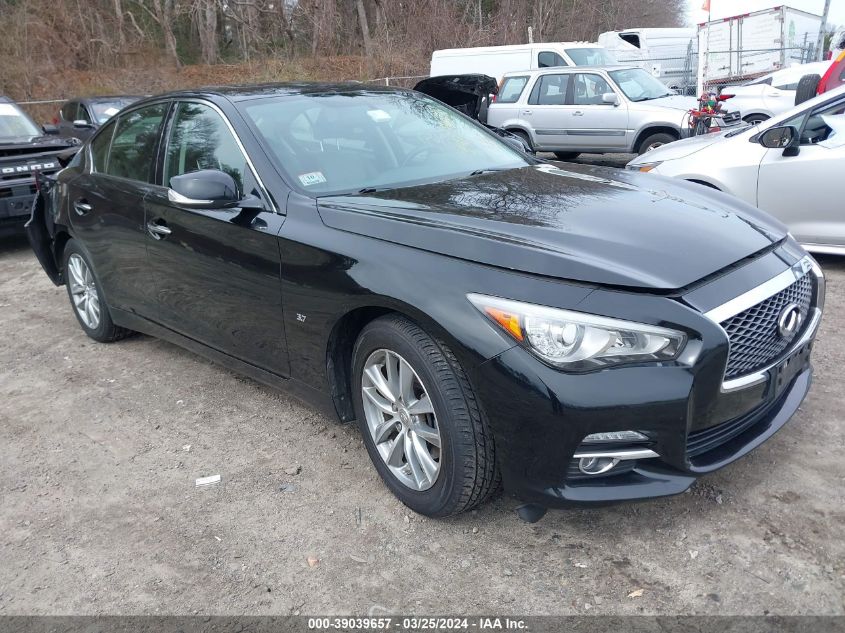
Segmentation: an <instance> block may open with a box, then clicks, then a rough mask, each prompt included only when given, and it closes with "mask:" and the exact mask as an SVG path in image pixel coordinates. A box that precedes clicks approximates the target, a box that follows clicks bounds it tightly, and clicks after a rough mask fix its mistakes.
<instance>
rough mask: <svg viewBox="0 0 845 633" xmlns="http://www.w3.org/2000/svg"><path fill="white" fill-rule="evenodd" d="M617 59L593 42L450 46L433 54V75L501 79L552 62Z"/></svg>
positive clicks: (609, 62)
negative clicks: (472, 75) (479, 76)
mask: <svg viewBox="0 0 845 633" xmlns="http://www.w3.org/2000/svg"><path fill="white" fill-rule="evenodd" d="M614 64H616V60H615V59H614V58H613V56H612V55H611V54H610V53H608V52H607V51H606V50H605V49H604V48H603V47H602V46H599V45H598V44H594V43H590V42H547V43H544V44H542V43H541V44H516V45H513V46H479V47H476V48H447V49H444V50H440V51H434V52H433V53H432V54H431V70H430V72H429V74H430V75H431V76H432V77H437V76H440V75H467V74H481V75H489V76H490V77H495V78H496V81H501V80H502V75H504V74H505V73H508V72H512V71H514V70H534V69H535V68H548V67H552V66H612V65H614Z"/></svg>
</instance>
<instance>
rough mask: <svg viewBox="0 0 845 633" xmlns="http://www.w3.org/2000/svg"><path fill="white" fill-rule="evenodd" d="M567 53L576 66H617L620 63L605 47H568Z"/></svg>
mask: <svg viewBox="0 0 845 633" xmlns="http://www.w3.org/2000/svg"><path fill="white" fill-rule="evenodd" d="M566 54H567V55H569V58H570V59H571V60H572V61H573V63H574V64H575V65H576V66H615V65H616V64H618V63H619V62H617V61H616V58H615V57H614V56H613V55H611V54H610V53H609V52H608V51H607V49H605V48H597V47H592V48H567V49H566Z"/></svg>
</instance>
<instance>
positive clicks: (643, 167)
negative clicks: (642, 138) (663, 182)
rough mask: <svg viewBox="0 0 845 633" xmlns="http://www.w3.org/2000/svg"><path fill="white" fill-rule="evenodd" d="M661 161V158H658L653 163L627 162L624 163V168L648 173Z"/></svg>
mask: <svg viewBox="0 0 845 633" xmlns="http://www.w3.org/2000/svg"><path fill="white" fill-rule="evenodd" d="M662 163H663V161H662V160H659V161H657V162H655V163H638V164H636V165H633V164H630V163H629V164H627V165H625V169H628V170H630V171H641V172H643V173H648V172H650V171H651V170H652V169H654V168H655V167H657V166H659V165H660V164H662Z"/></svg>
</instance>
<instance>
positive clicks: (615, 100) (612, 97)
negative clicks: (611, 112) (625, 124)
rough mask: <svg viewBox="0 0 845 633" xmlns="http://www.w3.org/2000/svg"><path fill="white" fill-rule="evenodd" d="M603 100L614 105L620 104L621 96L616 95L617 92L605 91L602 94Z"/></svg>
mask: <svg viewBox="0 0 845 633" xmlns="http://www.w3.org/2000/svg"><path fill="white" fill-rule="evenodd" d="M601 102H602V103H609V104H610V105H612V106H618V105H619V97H618V96H616V93H615V92H605V93H604V94H603V95H602V96H601Z"/></svg>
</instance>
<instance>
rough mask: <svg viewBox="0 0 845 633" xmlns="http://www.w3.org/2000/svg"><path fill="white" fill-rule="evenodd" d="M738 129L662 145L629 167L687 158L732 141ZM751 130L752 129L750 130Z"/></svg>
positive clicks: (637, 158) (638, 158) (633, 161)
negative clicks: (715, 145)
mask: <svg viewBox="0 0 845 633" xmlns="http://www.w3.org/2000/svg"><path fill="white" fill-rule="evenodd" d="M737 129H738V126H735V127H732V128H728V129H727V130H722V131H721V132H710V133H709V134H702V135H700V136H691V137H689V138H684V139H681V140H679V141H673V142H671V143H666V145H661V146H660V147H658V148H656V149H652V150H649V151H647V152H646V153H645V154H640V155H639V156H637V157H636V158H634V160H632V161H631V162H630V163H628V164H629V165H643V164H646V163H657V162H664V161H667V160H675V159H678V158H685V157H687V156H689V155H690V154H694V153H695V152H698V151H701V150H703V149H704V148H706V147H710V146H711V145H714V144H715V143H720V142H725V141H730V140H731V139H732V138H735V137H729V136H728V134H730V133H731V132H734V131H736V130H737ZM749 129H750V128H749Z"/></svg>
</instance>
